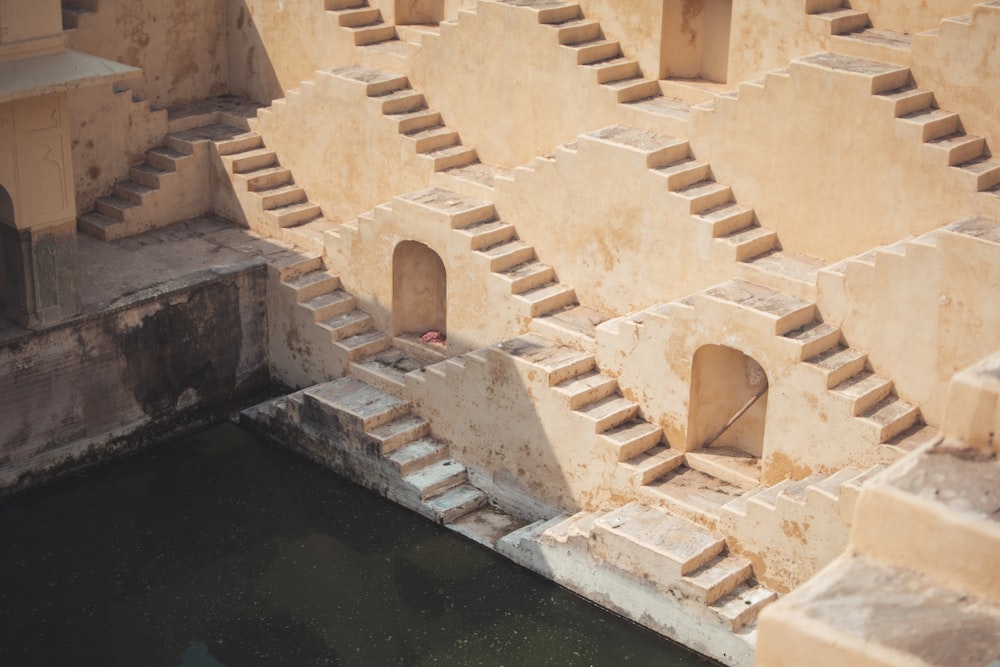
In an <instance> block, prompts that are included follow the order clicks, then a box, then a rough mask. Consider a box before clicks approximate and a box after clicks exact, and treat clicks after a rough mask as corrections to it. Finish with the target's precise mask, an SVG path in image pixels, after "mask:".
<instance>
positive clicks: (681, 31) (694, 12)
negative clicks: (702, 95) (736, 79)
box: [661, 0, 733, 83]
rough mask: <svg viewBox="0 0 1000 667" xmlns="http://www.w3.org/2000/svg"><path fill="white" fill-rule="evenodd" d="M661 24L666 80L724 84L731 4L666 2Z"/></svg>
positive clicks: (726, 1) (711, 0) (730, 0)
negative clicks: (690, 80) (677, 79)
mask: <svg viewBox="0 0 1000 667" xmlns="http://www.w3.org/2000/svg"><path fill="white" fill-rule="evenodd" d="M663 20H664V22H663V25H664V31H663V35H662V41H661V43H662V46H661V48H662V49H663V51H662V53H663V62H664V63H665V64H666V71H667V76H668V77H669V78H682V79H701V80H705V81H713V82H716V83H727V79H728V78H729V77H728V72H729V37H730V31H731V26H732V20H733V0H668V2H666V4H665V5H664V16H663Z"/></svg>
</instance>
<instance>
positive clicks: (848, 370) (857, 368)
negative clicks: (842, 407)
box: [805, 344, 868, 389]
mask: <svg viewBox="0 0 1000 667" xmlns="http://www.w3.org/2000/svg"><path fill="white" fill-rule="evenodd" d="M805 363H806V364H808V365H809V366H811V367H813V368H815V369H816V370H818V371H819V372H820V373H822V374H823V375H824V376H825V377H826V388H827V389H833V388H834V387H836V386H837V385H839V384H841V383H842V382H844V381H846V380H847V379H849V378H851V377H854V376H855V375H857V374H858V373H861V372H862V371H863V370H865V367H866V364H867V363H868V355H866V354H865V353H864V352H859V351H858V350H855V349H854V348H851V347H845V346H844V345H842V344H838V345H835V346H834V347H831V348H830V349H828V350H825V351H823V352H820V353H819V354H817V355H816V356H814V357H810V358H809V359H807V360H806V362H805Z"/></svg>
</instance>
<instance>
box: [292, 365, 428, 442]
mask: <svg viewBox="0 0 1000 667" xmlns="http://www.w3.org/2000/svg"><path fill="white" fill-rule="evenodd" d="M303 398H304V400H305V404H304V409H305V410H306V413H305V417H306V419H307V420H308V421H311V422H312V423H314V424H317V425H318V426H324V425H325V424H327V423H331V422H332V423H335V424H336V423H340V421H341V420H342V419H345V418H346V419H348V420H350V421H353V422H355V423H357V424H358V425H359V426H360V427H361V428H362V429H363V430H364V431H370V430H372V429H374V428H377V427H379V426H381V425H383V424H386V423H388V422H391V421H393V420H394V419H398V418H399V417H402V416H403V415H405V414H408V413H409V412H410V405H409V403H407V402H406V401H403V400H402V399H399V398H397V397H396V396H393V395H392V394H388V393H386V392H384V391H379V390H378V389H375V388H373V387H370V386H369V385H367V384H365V383H364V382H360V381H358V380H356V379H354V378H350V377H343V378H340V379H338V380H334V381H332V382H327V383H325V384H320V385H316V386H314V387H310V388H308V389H306V390H305V392H304V393H303Z"/></svg>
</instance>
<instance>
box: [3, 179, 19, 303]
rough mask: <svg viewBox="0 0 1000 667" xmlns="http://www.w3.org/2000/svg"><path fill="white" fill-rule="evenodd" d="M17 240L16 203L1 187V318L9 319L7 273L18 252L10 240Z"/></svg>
mask: <svg viewBox="0 0 1000 667" xmlns="http://www.w3.org/2000/svg"><path fill="white" fill-rule="evenodd" d="M12 235H13V237H14V238H17V225H16V224H15V223H14V201H13V200H12V199H11V197H10V193H9V192H7V189H6V188H4V187H3V186H2V185H0V317H7V309H8V307H9V306H8V304H9V301H10V297H9V294H8V285H9V284H10V283H9V280H8V276H7V273H8V271H9V270H10V269H12V268H13V267H12V265H11V261H10V257H9V256H10V254H11V253H12V252H16V251H17V249H16V248H11V247H10V246H11V243H10V239H9V238H8V237H10V236H12Z"/></svg>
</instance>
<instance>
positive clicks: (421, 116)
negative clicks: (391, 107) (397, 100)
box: [385, 106, 441, 134]
mask: <svg viewBox="0 0 1000 667" xmlns="http://www.w3.org/2000/svg"><path fill="white" fill-rule="evenodd" d="M385 115H386V117H387V118H389V120H391V121H393V122H394V123H396V129H397V130H398V131H399V133H400V134H408V133H410V132H419V131H421V130H426V129H427V128H431V127H439V126H441V113H440V112H438V111H434V110H432V109H428V108H427V107H426V106H422V107H420V108H418V109H413V110H409V111H401V112H399V113H393V114H385Z"/></svg>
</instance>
